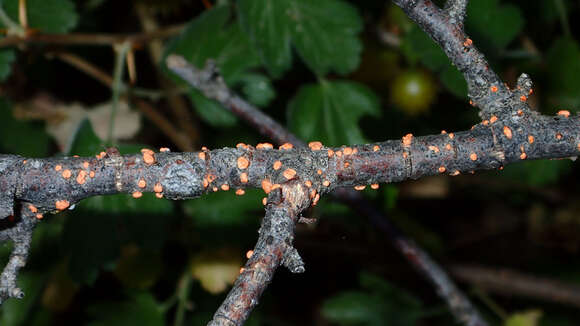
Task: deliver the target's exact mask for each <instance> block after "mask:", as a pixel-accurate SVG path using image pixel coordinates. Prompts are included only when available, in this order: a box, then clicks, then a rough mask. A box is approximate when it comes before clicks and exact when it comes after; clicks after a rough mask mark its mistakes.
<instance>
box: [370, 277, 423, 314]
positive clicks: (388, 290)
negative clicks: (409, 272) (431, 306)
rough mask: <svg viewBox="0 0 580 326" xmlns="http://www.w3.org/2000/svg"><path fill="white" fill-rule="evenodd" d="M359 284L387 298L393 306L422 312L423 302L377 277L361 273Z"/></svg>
mask: <svg viewBox="0 0 580 326" xmlns="http://www.w3.org/2000/svg"><path fill="white" fill-rule="evenodd" d="M359 283H360V285H361V287H362V288H365V289H367V290H368V291H370V292H373V293H376V294H379V295H381V296H382V297H384V298H387V299H388V300H389V301H391V302H392V304H393V305H394V304H398V305H400V306H401V307H407V308H408V309H409V310H413V309H416V310H417V311H420V309H421V302H420V301H419V300H418V299H417V298H415V297H414V296H412V295H411V294H409V293H408V292H407V291H404V290H402V289H399V288H396V287H394V286H393V285H392V284H391V283H389V282H387V281H385V280H384V279H382V278H380V277H378V276H377V275H374V274H370V273H367V272H361V273H360V275H359Z"/></svg>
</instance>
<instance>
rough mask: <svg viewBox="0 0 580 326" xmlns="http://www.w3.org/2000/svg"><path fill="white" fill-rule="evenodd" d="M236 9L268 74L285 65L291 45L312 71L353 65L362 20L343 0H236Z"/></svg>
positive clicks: (358, 49) (339, 70)
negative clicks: (237, 0)
mask: <svg viewBox="0 0 580 326" xmlns="http://www.w3.org/2000/svg"><path fill="white" fill-rule="evenodd" d="M238 12H239V15H240V21H241V23H242V25H243V27H244V29H245V30H246V31H247V32H248V34H249V35H250V38H251V40H252V42H253V43H254V44H255V46H256V48H257V49H258V51H259V52H260V57H261V59H262V62H263V63H264V65H265V66H266V67H267V68H268V71H269V72H270V74H271V75H272V76H274V77H280V76H281V75H282V73H283V72H284V71H286V70H288V68H290V66H291V64H292V53H291V46H293V47H294V48H295V49H296V51H297V52H298V54H299V56H300V57H301V58H302V60H303V61H304V62H305V63H306V65H307V66H308V67H309V68H310V69H311V70H312V71H314V72H315V73H317V74H318V75H325V74H327V73H328V72H330V71H334V72H336V73H339V74H347V73H349V72H352V71H353V70H354V69H356V67H357V66H358V64H359V61H360V54H361V51H362V45H361V42H360V40H359V39H358V37H357V34H358V33H359V32H360V31H361V30H362V20H361V18H360V16H359V15H358V13H357V11H356V9H355V8H354V7H353V6H351V5H350V4H348V3H347V2H345V1H342V0H317V1H311V0H241V1H239V2H238ZM337 49H339V50H337Z"/></svg>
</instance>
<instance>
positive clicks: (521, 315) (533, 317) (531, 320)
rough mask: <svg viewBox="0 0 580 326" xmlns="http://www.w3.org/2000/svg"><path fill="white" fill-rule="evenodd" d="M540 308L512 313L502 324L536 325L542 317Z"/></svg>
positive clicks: (517, 325) (513, 325)
mask: <svg viewBox="0 0 580 326" xmlns="http://www.w3.org/2000/svg"><path fill="white" fill-rule="evenodd" d="M542 314H543V313H542V311H541V310H536V309H533V310H527V311H522V312H518V313H515V314H512V315H511V316H509V317H508V318H507V319H506V320H505V322H504V324H503V325H504V326H538V325H540V318H542Z"/></svg>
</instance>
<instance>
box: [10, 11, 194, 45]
mask: <svg viewBox="0 0 580 326" xmlns="http://www.w3.org/2000/svg"><path fill="white" fill-rule="evenodd" d="M6 19H7V20H6ZM0 20H2V22H3V23H4V25H5V26H8V28H9V30H15V31H16V30H18V29H20V30H22V33H23V34H17V35H8V36H7V37H4V38H2V39H0V48H5V47H11V46H16V45H19V44H27V43H45V44H52V45H92V46H112V45H114V44H119V43H123V42H130V43H132V44H135V45H140V44H143V43H147V42H149V41H151V40H155V39H166V38H169V37H172V36H175V35H177V34H179V33H181V31H182V30H183V28H184V27H185V25H175V26H168V27H164V28H162V29H159V30H156V31H154V32H150V33H134V34H86V33H70V34H43V33H30V34H29V35H26V30H24V29H23V28H22V27H21V26H20V25H18V24H16V23H14V22H12V20H10V18H9V17H8V16H6V14H5V13H4V11H2V10H1V9H0ZM7 22H8V23H7ZM13 34H15V33H13Z"/></svg>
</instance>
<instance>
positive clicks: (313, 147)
mask: <svg viewBox="0 0 580 326" xmlns="http://www.w3.org/2000/svg"><path fill="white" fill-rule="evenodd" d="M308 147H310V149H311V150H313V151H319V150H321V149H322V143H321V142H319V141H311V142H309V143H308Z"/></svg>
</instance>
